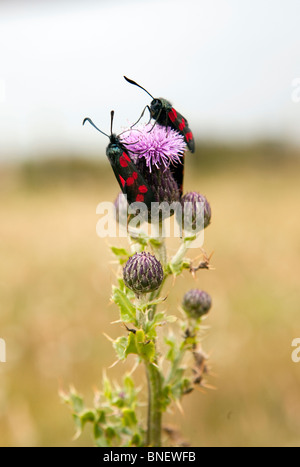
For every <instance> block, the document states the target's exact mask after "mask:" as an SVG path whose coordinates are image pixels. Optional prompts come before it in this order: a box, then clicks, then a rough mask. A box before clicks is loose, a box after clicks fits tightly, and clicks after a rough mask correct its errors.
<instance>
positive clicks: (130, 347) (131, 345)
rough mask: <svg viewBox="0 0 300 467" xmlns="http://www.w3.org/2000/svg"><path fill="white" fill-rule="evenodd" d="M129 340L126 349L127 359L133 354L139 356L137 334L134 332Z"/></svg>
mask: <svg viewBox="0 0 300 467" xmlns="http://www.w3.org/2000/svg"><path fill="white" fill-rule="evenodd" d="M127 339H128V341H127V347H126V350H125V357H127V355H129V354H131V353H133V354H138V349H137V346H136V337H135V334H134V333H133V332H131V333H130V334H129V336H128V338H127Z"/></svg>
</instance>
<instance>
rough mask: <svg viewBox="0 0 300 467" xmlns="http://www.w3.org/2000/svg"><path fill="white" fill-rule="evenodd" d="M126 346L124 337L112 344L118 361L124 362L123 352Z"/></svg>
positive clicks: (126, 339) (126, 342)
mask: <svg viewBox="0 0 300 467" xmlns="http://www.w3.org/2000/svg"><path fill="white" fill-rule="evenodd" d="M127 345H128V338H127V337H125V336H121V337H118V338H117V339H116V340H115V341H114V342H113V348H114V349H115V351H116V354H117V356H118V359H119V360H124V359H125V358H126V355H125V351H126V348H127Z"/></svg>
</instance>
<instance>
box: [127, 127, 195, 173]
mask: <svg viewBox="0 0 300 467" xmlns="http://www.w3.org/2000/svg"><path fill="white" fill-rule="evenodd" d="M122 142H123V143H126V144H127V145H128V146H127V147H128V151H129V153H130V155H131V157H132V158H133V160H134V161H135V162H136V161H137V159H144V160H145V163H146V167H147V168H148V170H149V172H150V173H151V172H152V170H153V167H156V168H157V169H163V170H164V169H167V168H169V167H170V165H176V164H181V163H182V157H183V154H184V151H185V149H186V144H185V142H184V138H183V136H182V135H181V134H180V133H179V132H178V131H176V130H173V129H172V128H171V127H165V126H162V125H159V124H155V125H154V126H153V125H152V124H148V125H144V126H141V127H139V128H137V129H136V130H134V129H133V130H132V131H131V132H126V133H124V135H123V138H122Z"/></svg>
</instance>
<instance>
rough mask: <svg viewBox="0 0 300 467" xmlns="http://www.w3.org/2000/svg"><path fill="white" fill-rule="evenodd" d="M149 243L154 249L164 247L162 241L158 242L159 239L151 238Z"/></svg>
mask: <svg viewBox="0 0 300 467" xmlns="http://www.w3.org/2000/svg"><path fill="white" fill-rule="evenodd" d="M149 243H150V245H153V246H154V247H160V246H161V245H162V241H161V240H158V239H157V238H150V239H149Z"/></svg>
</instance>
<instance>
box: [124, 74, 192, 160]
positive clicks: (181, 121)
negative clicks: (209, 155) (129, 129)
mask: <svg viewBox="0 0 300 467" xmlns="http://www.w3.org/2000/svg"><path fill="white" fill-rule="evenodd" d="M124 78H125V79H126V81H128V83H130V84H134V85H135V86H138V87H139V88H141V89H143V90H144V91H145V92H146V93H147V94H149V96H150V97H152V99H153V100H152V101H151V103H150V107H149V106H148V105H147V106H146V107H145V109H146V108H148V109H149V112H150V115H151V118H153V119H154V120H156V121H157V123H159V124H160V125H163V126H170V127H171V128H174V130H177V131H179V132H180V133H181V134H182V135H183V137H184V140H185V142H186V144H187V147H188V148H189V150H190V151H191V152H195V140H194V137H193V133H192V132H191V130H190V128H189V124H188V121H187V119H186V118H184V117H183V116H182V115H181V114H180V113H179V112H177V110H175V109H174V107H173V106H172V104H171V103H170V102H169V101H167V100H166V99H164V98H163V97H159V98H154V97H153V96H152V95H151V94H150V92H148V91H147V90H146V89H145V88H143V87H142V86H140V85H139V84H137V83H136V82H135V81H133V80H132V79H129V78H127V77H126V76H124ZM145 109H144V111H145ZM144 111H143V113H142V115H143V114H144Z"/></svg>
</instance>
